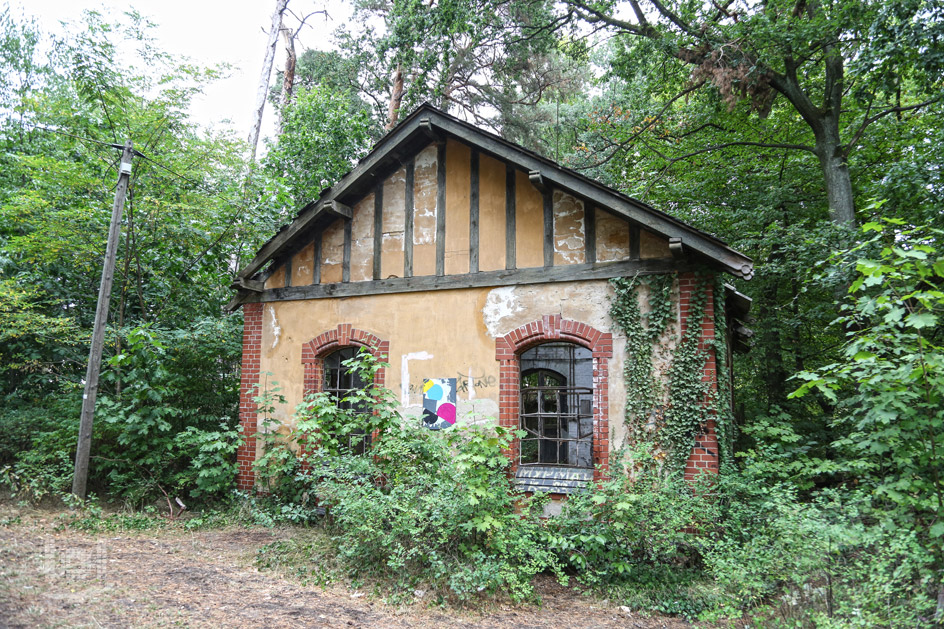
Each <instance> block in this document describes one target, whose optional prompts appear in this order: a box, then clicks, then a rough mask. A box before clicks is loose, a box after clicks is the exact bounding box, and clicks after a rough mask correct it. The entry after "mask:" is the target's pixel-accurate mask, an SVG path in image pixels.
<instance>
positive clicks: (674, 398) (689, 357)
mask: <svg viewBox="0 0 944 629" xmlns="http://www.w3.org/2000/svg"><path fill="white" fill-rule="evenodd" d="M706 286H707V281H706V279H705V278H704V277H703V276H701V275H699V276H698V280H697V283H696V285H695V290H694V291H692V293H691V296H690V297H689V302H688V317H687V319H686V320H687V325H686V326H685V331H684V333H683V334H682V338H681V340H680V341H679V343H678V346H677V347H676V349H675V355H674V356H673V357H672V366H671V367H670V368H669V373H668V380H669V404H668V406H667V408H666V411H665V425H664V426H663V427H662V430H661V431H660V435H659V436H660V438H661V439H662V440H663V442H664V443H665V444H666V445H669V446H670V447H669V448H668V449H669V463H670V465H671V467H672V468H673V469H680V470H681V469H684V468H685V462H686V461H687V460H688V455H689V453H690V452H691V451H692V447H693V446H694V445H695V437H696V436H697V435H698V433H699V432H701V429H702V427H703V426H704V425H705V424H706V422H707V420H708V415H709V408H707V406H706V403H705V402H706V396H707V395H708V394H709V391H710V385H709V383H708V382H705V381H704V380H703V378H702V376H703V374H704V369H705V359H706V358H707V355H706V353H705V350H704V349H703V348H702V347H701V346H700V344H701V337H702V329H701V322H702V319H703V318H704V316H705V303H706V301H707V291H706V290H705V288H706Z"/></svg>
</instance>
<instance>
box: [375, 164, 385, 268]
mask: <svg viewBox="0 0 944 629" xmlns="http://www.w3.org/2000/svg"><path fill="white" fill-rule="evenodd" d="M383 205H384V187H383V182H382V181H381V182H378V183H377V186H376V188H374V269H373V277H374V279H375V280H379V279H380V255H381V253H383Z"/></svg>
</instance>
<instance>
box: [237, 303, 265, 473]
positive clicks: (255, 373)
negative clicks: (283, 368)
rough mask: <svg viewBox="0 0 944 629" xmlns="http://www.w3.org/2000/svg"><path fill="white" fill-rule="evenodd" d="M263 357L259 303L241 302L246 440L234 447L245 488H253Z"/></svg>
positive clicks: (241, 383) (241, 389)
mask: <svg viewBox="0 0 944 629" xmlns="http://www.w3.org/2000/svg"><path fill="white" fill-rule="evenodd" d="M261 359H262V304H245V305H244V306H243V362H242V370H241V372H242V373H241V376H240V380H239V423H240V425H241V426H242V428H243V435H244V437H245V440H244V441H243V445H241V446H240V447H239V450H237V451H236V462H237V464H238V466H239V471H238V474H237V476H236V486H237V487H238V488H239V489H241V490H244V491H248V490H250V489H252V487H253V485H254V484H255V473H254V472H253V469H252V464H253V462H254V461H255V460H256V437H255V435H256V431H257V426H256V421H257V419H258V415H257V413H256V403H255V402H254V401H253V399H252V398H253V397H255V396H256V395H257V394H258V392H257V391H256V388H257V387H258V384H259V369H260V361H261Z"/></svg>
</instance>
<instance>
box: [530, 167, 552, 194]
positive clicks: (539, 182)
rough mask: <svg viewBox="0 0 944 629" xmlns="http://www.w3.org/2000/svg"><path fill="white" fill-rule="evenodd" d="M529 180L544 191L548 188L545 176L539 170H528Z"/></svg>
mask: <svg viewBox="0 0 944 629" xmlns="http://www.w3.org/2000/svg"><path fill="white" fill-rule="evenodd" d="M528 180H529V181H530V182H531V185H532V186H534V187H535V188H537V189H538V190H540V191H541V192H544V191H545V190H547V184H546V183H545V182H544V177H543V176H541V172H540V171H537V170H529V171H528Z"/></svg>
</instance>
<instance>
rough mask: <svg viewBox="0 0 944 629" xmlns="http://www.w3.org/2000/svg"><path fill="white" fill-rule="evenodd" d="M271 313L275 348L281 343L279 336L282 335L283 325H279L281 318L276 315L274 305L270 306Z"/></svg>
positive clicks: (273, 346) (270, 325)
mask: <svg viewBox="0 0 944 629" xmlns="http://www.w3.org/2000/svg"><path fill="white" fill-rule="evenodd" d="M269 314H270V315H271V316H272V322H271V323H270V324H269V327H270V328H271V329H272V349H275V346H276V345H278V344H279V337H280V336H282V326H280V325H279V320H278V318H276V316H275V308H274V307H272V306H269Z"/></svg>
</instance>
